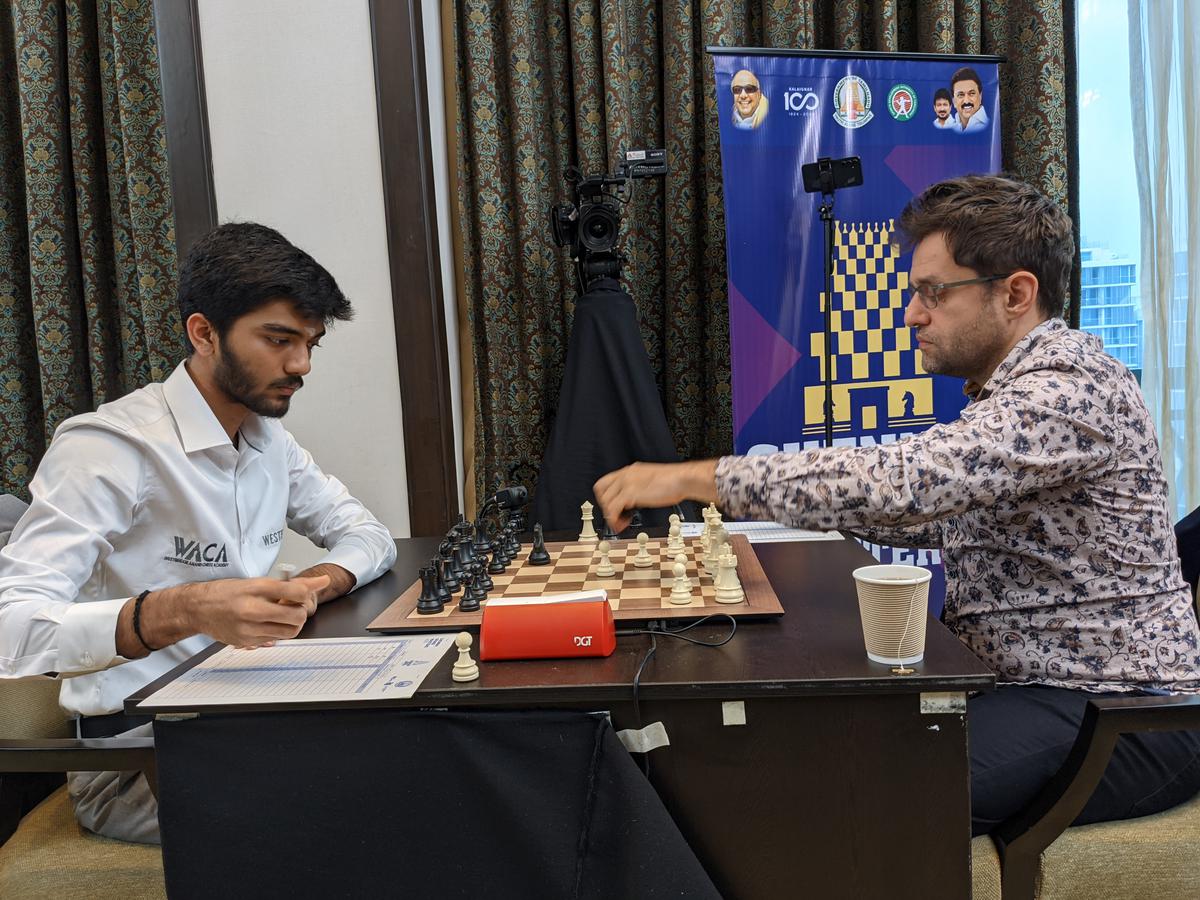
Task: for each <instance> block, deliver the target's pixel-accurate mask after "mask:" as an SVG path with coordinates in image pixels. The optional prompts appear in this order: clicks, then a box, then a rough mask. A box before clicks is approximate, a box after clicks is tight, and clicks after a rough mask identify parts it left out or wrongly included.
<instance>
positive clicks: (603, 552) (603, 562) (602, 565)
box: [596, 541, 617, 578]
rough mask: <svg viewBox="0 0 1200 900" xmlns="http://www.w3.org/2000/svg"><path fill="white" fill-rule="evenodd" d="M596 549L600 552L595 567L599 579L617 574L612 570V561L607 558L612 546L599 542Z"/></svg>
mask: <svg viewBox="0 0 1200 900" xmlns="http://www.w3.org/2000/svg"><path fill="white" fill-rule="evenodd" d="M597 549H598V550H599V551H600V562H599V563H598V564H597V565H596V574H597V575H599V576H600V577H601V578H611V577H612V576H613V575H616V574H617V570H616V569H615V568H613V564H612V560H611V559H609V556H608V554H609V553H610V552H611V551H612V544H610V543H609V542H608V541H601V542H600V546H599V547H598V548H597Z"/></svg>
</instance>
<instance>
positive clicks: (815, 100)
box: [783, 87, 821, 116]
mask: <svg viewBox="0 0 1200 900" xmlns="http://www.w3.org/2000/svg"><path fill="white" fill-rule="evenodd" d="M820 105H821V98H820V97H819V96H817V92H816V91H814V90H813V89H812V88H810V87H802V88H794V87H790V88H788V89H787V90H786V91H784V93H783V108H784V109H786V110H787V113H788V115H789V116H798V115H800V114H801V113H810V112H816V111H817V109H818V108H819V107H820Z"/></svg>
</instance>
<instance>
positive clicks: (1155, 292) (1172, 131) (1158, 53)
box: [1129, 0, 1200, 517]
mask: <svg viewBox="0 0 1200 900" xmlns="http://www.w3.org/2000/svg"><path fill="white" fill-rule="evenodd" d="M1129 70H1130V72H1129V75H1130V77H1129V89H1130V96H1131V99H1132V104H1131V109H1132V118H1133V154H1134V165H1135V167H1136V169H1137V185H1138V201H1139V206H1140V211H1141V242H1142V260H1141V262H1142V265H1141V273H1140V275H1139V278H1138V285H1139V290H1140V291H1141V298H1142V318H1143V320H1144V346H1143V356H1142V360H1143V362H1142V392H1143V393H1144V394H1145V395H1146V402H1147V405H1148V406H1149V407H1150V412H1151V414H1152V415H1153V416H1154V424H1155V427H1156V428H1157V429H1158V434H1159V438H1160V440H1161V442H1162V456H1163V472H1164V474H1165V475H1166V478H1167V485H1168V487H1169V488H1170V490H1171V499H1172V501H1173V503H1174V504H1175V513H1176V515H1177V517H1182V516H1183V515H1185V514H1186V513H1187V511H1188V510H1190V509H1192V508H1193V507H1194V506H1196V505H1197V504H1198V503H1200V452H1197V444H1196V438H1197V436H1198V435H1200V403H1198V402H1197V398H1200V355H1198V354H1197V353H1196V348H1197V347H1200V272H1197V271H1196V268H1197V267H1196V265H1195V263H1194V262H1192V264H1191V265H1189V264H1188V263H1189V261H1194V260H1196V259H1200V203H1198V202H1197V196H1198V192H1200V129H1198V128H1197V125H1196V110H1197V109H1200V89H1198V88H1197V86H1196V80H1197V79H1200V9H1197V6H1196V4H1195V3H1194V2H1192V0H1130V2H1129Z"/></svg>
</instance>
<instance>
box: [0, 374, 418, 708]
mask: <svg viewBox="0 0 1200 900" xmlns="http://www.w3.org/2000/svg"><path fill="white" fill-rule="evenodd" d="M238 437H239V440H238V445H237V446H236V447H235V446H234V444H233V442H232V441H231V440H230V439H229V436H228V435H227V434H226V433H225V429H224V428H223V427H222V426H221V424H220V422H218V421H217V417H216V416H215V415H214V414H213V411H212V409H211V408H210V407H209V405H208V403H207V402H206V401H205V399H204V397H203V396H202V395H201V394H200V391H199V390H198V389H197V387H196V385H195V383H194V382H193V381H192V378H191V376H190V375H189V374H188V372H187V370H186V369H185V367H184V365H183V364H182V363H181V364H180V365H179V367H178V368H177V369H176V370H175V371H174V372H173V373H172V374H171V376H170V377H169V378H167V380H166V381H164V382H162V383H161V384H151V385H148V386H147V387H144V388H141V389H140V390H137V391H134V392H133V393H131V394H129V395H127V396H125V397H122V398H121V399H120V400H117V401H115V402H113V403H106V404H104V405H103V406H101V407H100V408H99V409H98V410H97V411H96V412H94V413H87V414H85V415H81V416H75V417H74V418H72V419H69V420H67V421H66V422H64V423H63V424H62V425H61V426H60V427H59V429H58V431H57V433H56V434H55V436H54V440H53V442H52V443H51V445H50V448H49V449H48V450H47V451H46V455H45V457H44V458H43V460H42V463H41V465H40V466H39V467H38V471H37V474H36V475H35V476H34V479H33V482H32V483H31V485H30V491H31V493H32V495H33V502H32V504H31V505H30V508H29V511H28V512H27V513H26V514H25V516H24V517H23V518H22V519H21V521H20V522H19V523H18V525H17V527H16V528H15V529H14V531H13V535H12V540H11V541H10V542H9V544H8V545H7V546H6V547H4V549H3V550H0V677H2V676H8V677H20V676H25V675H39V674H43V673H46V672H58V673H60V674H62V675H64V676H69V675H73V673H87V674H77V675H74V677H68V678H64V680H63V688H62V695H61V699H62V705H63V707H64V708H65V709H66V710H67V711H68V712H73V713H80V714H83V715H98V714H102V713H110V712H115V711H117V710H119V709H120V708H121V706H122V703H123V701H124V699H125V698H126V697H127V696H129V695H130V694H131V693H133V692H134V691H136V690H138V689H139V688H141V687H142V686H143V685H145V684H147V683H149V682H150V681H153V680H154V679H155V678H157V677H158V676H159V675H162V674H163V673H165V672H167V671H169V670H170V669H171V668H173V667H174V666H176V665H178V664H179V663H180V662H182V661H184V660H186V659H188V658H189V657H191V656H192V655H194V654H195V653H197V652H198V651H200V650H202V649H204V648H205V647H206V646H208V644H209V643H211V641H212V638H210V637H208V636H206V635H196V636H194V637H190V638H186V639H185V640H182V641H179V642H178V643H176V644H173V645H171V646H169V647H166V648H163V649H162V650H157V651H155V652H153V653H151V654H150V655H149V656H148V657H145V658H143V659H139V660H126V659H124V657H120V656H117V651H116V625H117V616H118V614H119V612H120V610H121V608H122V607H123V606H124V605H125V603H126V602H127V601H128V599H129V598H130V597H134V596H137V595H138V594H140V593H141V592H142V591H143V590H146V589H151V590H154V589H158V588H164V587H169V586H172V585H178V584H184V583H187V582H197V581H215V580H217V579H221V578H253V577H260V576H263V575H266V574H268V573H269V571H270V569H271V566H272V565H273V564H274V562H275V558H276V556H277V555H278V553H279V546H280V540H281V538H282V536H283V529H284V528H285V527H287V528H291V529H293V530H294V531H297V532H299V533H300V534H303V535H305V536H306V537H308V538H309V539H310V540H311V541H313V543H315V544H317V545H318V546H321V547H325V548H327V549H328V550H329V553H328V554H327V555H326V556H325V557H323V558H322V559H321V560H320V561H321V562H327V563H336V564H337V565H339V566H341V567H342V568H344V569H346V570H347V571H349V572H350V573H351V574H352V575H354V577H355V578H356V579H357V581H358V584H360V585H361V584H366V583H367V582H369V581H371V580H373V579H375V578H377V577H378V576H379V575H381V574H382V573H383V572H384V571H386V570H387V569H388V568H389V567H390V566H391V564H392V562H393V561H394V560H395V557H396V545H395V543H394V542H393V541H392V538H391V535H390V534H389V533H388V531H387V529H386V528H384V527H383V525H382V524H381V523H380V522H379V521H378V520H377V519H376V518H375V517H374V516H372V515H371V514H370V512H368V511H367V510H366V508H365V507H363V505H362V504H361V503H359V502H358V501H357V500H356V499H354V497H352V496H351V495H350V493H349V492H348V491H347V490H346V488H345V486H344V485H343V484H342V483H341V482H340V481H338V480H337V479H336V478H333V477H331V476H329V475H326V474H325V473H324V472H322V471H321V469H320V468H319V467H318V466H317V464H316V463H315V462H313V459H312V457H311V456H310V455H309V454H308V452H307V451H305V450H304V449H303V448H302V447H300V445H299V444H297V443H296V440H295V438H293V437H292V436H291V435H290V434H289V433H288V432H287V431H286V430H285V429H284V427H283V425H282V423H281V422H280V421H279V420H278V419H269V418H264V417H261V416H258V415H255V414H253V413H252V414H250V415H248V416H247V417H246V420H245V422H244V423H243V424H242V428H241V430H240V431H239V433H238ZM150 602H153V597H152V598H151V599H150Z"/></svg>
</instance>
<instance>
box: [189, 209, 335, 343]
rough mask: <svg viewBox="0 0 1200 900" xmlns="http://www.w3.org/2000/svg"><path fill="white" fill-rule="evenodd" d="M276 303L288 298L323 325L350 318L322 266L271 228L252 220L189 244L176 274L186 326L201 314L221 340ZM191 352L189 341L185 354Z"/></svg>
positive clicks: (221, 228)
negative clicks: (245, 318)
mask: <svg viewBox="0 0 1200 900" xmlns="http://www.w3.org/2000/svg"><path fill="white" fill-rule="evenodd" d="M275 300H290V301H291V302H292V303H294V304H295V306H296V310H297V312H299V313H300V314H301V315H303V316H306V317H312V318H320V319H321V321H322V323H323V324H325V325H328V324H329V323H330V321H332V320H333V319H338V320H339V321H347V320H349V319H351V318H352V317H353V316H354V309H353V307H351V306H350V301H349V300H347V299H346V296H345V295H344V294H343V293H342V291H341V289H340V288H339V287H338V286H337V282H336V281H334V280H333V276H332V275H330V274H329V272H328V271H326V269H325V268H324V266H322V265H321V264H320V263H318V262H317V261H316V260H315V259H313V258H312V257H311V256H309V255H308V254H307V253H305V252H304V251H303V250H301V249H300V248H299V247H297V246H296V245H295V244H293V243H291V241H289V240H288V239H287V238H285V237H284V236H283V235H282V234H280V233H279V232H278V231H276V230H275V229H274V228H268V227H267V226H266V225H259V224H258V223H256V222H228V223H226V224H224V225H219V226H217V227H216V228H214V229H213V230H212V231H210V232H208V234H206V235H204V236H203V237H202V238H200V240H198V241H197V242H196V243H195V244H194V245H193V246H192V248H191V249H190V250H189V251H188V254H187V258H186V259H184V261H183V266H182V267H181V268H180V270H179V314H180V316H181V317H182V319H183V322H184V323H185V325H186V323H187V320H188V317H189V316H190V315H191V314H192V313H200V314H201V315H203V316H204V317H205V318H206V319H208V321H209V322H211V323H212V326H213V328H214V329H215V330H216V332H217V334H218V335H221V336H224V335H225V334H226V333H227V332H228V331H229V328H230V326H231V325H233V323H234V322H235V321H236V320H237V319H239V318H241V317H242V316H244V315H246V314H247V313H251V312H254V310H256V309H258V308H259V307H261V306H265V305H266V304H268V303H271V302H273V301H275ZM184 340H187V332H186V330H185V331H184ZM194 349H195V348H194V347H192V345H191V341H190V340H189V341H188V350H189V351H192V350H194Z"/></svg>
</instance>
